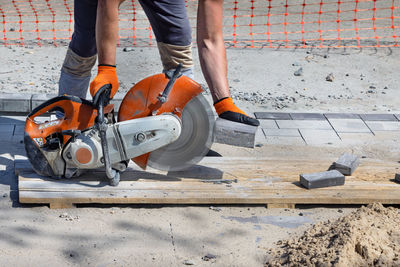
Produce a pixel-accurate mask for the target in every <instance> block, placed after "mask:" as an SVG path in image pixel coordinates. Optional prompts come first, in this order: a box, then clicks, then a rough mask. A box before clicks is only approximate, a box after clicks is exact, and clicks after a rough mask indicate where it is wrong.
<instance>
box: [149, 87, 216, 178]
mask: <svg viewBox="0 0 400 267" xmlns="http://www.w3.org/2000/svg"><path fill="white" fill-rule="evenodd" d="M214 122H215V119H214V114H213V112H212V109H211V106H210V104H209V103H208V101H207V100H206V99H205V97H204V96H203V95H202V94H199V95H197V96H196V97H194V98H193V99H192V100H191V101H190V102H189V103H187V104H186V106H185V108H184V109H183V112H182V131H181V134H180V136H179V137H178V139H177V140H176V141H175V142H173V143H172V144H169V145H167V146H165V147H162V148H160V149H157V150H155V151H153V152H151V154H150V157H149V161H148V165H149V166H150V167H152V168H155V169H159V170H164V171H178V170H183V169H186V168H188V167H190V166H192V165H194V164H196V163H198V162H199V161H200V160H201V159H202V158H203V157H204V156H205V155H206V154H207V152H208V151H209V149H210V147H211V144H212V141H213V132H214Z"/></svg>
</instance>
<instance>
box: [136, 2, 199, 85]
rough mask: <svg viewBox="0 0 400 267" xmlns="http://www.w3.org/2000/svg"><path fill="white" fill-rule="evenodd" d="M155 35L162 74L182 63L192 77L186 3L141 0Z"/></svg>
mask: <svg viewBox="0 0 400 267" xmlns="http://www.w3.org/2000/svg"><path fill="white" fill-rule="evenodd" d="M140 4H141V5H142V7H143V9H144V11H145V12H146V15H147V17H148V18H149V21H150V23H151V26H152V28H153V31H154V35H155V36H156V40H157V46H158V50H159V53H160V57H161V61H162V64H163V71H164V72H166V71H170V70H173V69H175V68H176V67H177V66H178V64H179V63H180V64H182V67H183V71H182V73H183V74H184V75H186V76H188V77H190V78H193V59H192V32H191V28H190V24H189V19H188V17H187V13H186V7H185V0H175V1H160V0H150V1H149V0H140Z"/></svg>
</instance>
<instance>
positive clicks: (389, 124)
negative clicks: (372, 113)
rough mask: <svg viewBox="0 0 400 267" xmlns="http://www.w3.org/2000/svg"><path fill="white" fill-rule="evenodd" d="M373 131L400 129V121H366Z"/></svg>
mask: <svg viewBox="0 0 400 267" xmlns="http://www.w3.org/2000/svg"><path fill="white" fill-rule="evenodd" d="M365 123H366V124H367V125H368V127H369V128H370V129H371V130H372V131H400V122H399V121H366V122H365Z"/></svg>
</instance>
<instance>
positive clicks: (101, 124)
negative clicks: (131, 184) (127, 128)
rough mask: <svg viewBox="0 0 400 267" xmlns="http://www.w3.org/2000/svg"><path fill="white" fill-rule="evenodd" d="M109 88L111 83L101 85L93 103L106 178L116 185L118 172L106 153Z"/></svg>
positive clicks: (118, 178) (118, 176) (118, 177)
mask: <svg viewBox="0 0 400 267" xmlns="http://www.w3.org/2000/svg"><path fill="white" fill-rule="evenodd" d="M110 90H111V84H106V85H103V86H102V87H101V88H100V90H99V93H98V94H96V98H95V99H94V101H93V102H94V104H95V105H96V107H97V110H98V115H97V118H96V124H95V126H96V128H97V129H98V131H99V135H100V140H101V149H102V151H103V163H104V167H105V170H106V175H107V177H108V179H110V185H112V186H117V185H118V184H119V180H120V174H119V172H118V171H117V170H114V169H113V168H111V162H110V155H109V153H108V144H107V134H106V132H107V128H108V126H107V122H106V119H105V117H104V106H105V105H107V104H108V102H109V92H110Z"/></svg>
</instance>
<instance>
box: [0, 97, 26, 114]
mask: <svg viewBox="0 0 400 267" xmlns="http://www.w3.org/2000/svg"><path fill="white" fill-rule="evenodd" d="M30 111H31V95H30V94H21V93H18V94H6V93H2V94H0V112H26V113H28V112H30Z"/></svg>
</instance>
